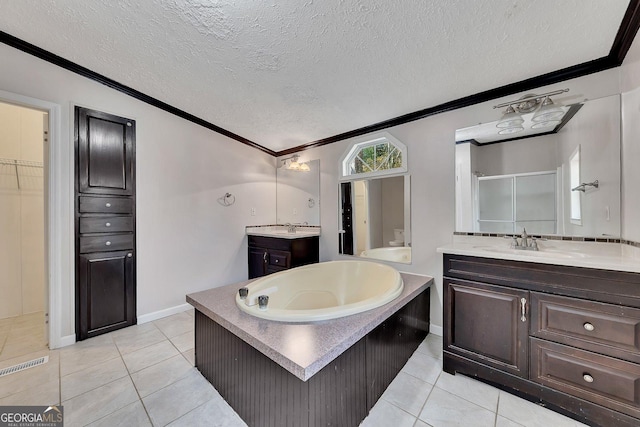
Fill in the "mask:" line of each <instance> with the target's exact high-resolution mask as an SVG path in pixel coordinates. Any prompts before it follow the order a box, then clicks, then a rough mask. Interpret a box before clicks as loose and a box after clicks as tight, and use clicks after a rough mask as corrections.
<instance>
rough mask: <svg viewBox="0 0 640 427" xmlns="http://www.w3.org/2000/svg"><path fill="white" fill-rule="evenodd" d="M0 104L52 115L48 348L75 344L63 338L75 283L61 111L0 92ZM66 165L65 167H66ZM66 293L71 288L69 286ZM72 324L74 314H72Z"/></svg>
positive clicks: (47, 197)
mask: <svg viewBox="0 0 640 427" xmlns="http://www.w3.org/2000/svg"><path fill="white" fill-rule="evenodd" d="M0 101H2V102H6V103H8V104H13V105H18V106H22V107H28V108H34V109H37V110H42V111H45V112H47V113H48V114H49V138H48V145H47V144H45V146H44V156H43V157H44V158H43V162H44V167H45V169H44V170H45V173H44V174H43V175H44V179H45V182H44V184H45V191H44V204H45V215H44V221H45V236H44V238H45V245H44V246H45V247H44V250H45V286H46V290H47V295H46V297H45V302H46V305H47V307H46V310H47V312H48V313H49V328H48V331H49V348H50V349H54V348H58V347H62V346H65V345H69V344H73V343H74V342H75V334H73V335H67V336H63V325H62V323H63V319H64V316H63V310H62V306H63V300H64V299H65V298H64V296H63V288H64V287H63V283H67V284H71V283H74V273H73V250H74V244H73V238H72V234H73V233H71V230H73V228H72V222H73V215H72V212H73V205H72V202H73V199H72V197H71V195H72V194H73V193H72V192H71V190H72V188H73V172H71V173H70V172H69V171H70V170H71V171H73V168H72V167H71V166H72V165H73V160H72V158H71V151H70V149H69V144H63V143H62V109H61V106H60V105H59V104H55V103H52V102H48V101H44V100H41V99H37V98H31V97H28V96H23V95H19V94H16V93H12V92H6V91H3V90H0ZM65 166H66V167H65ZM67 288H68V289H67V290H69V289H71V288H70V287H69V286H67ZM69 315H70V319H69V320H70V321H73V314H72V313H69Z"/></svg>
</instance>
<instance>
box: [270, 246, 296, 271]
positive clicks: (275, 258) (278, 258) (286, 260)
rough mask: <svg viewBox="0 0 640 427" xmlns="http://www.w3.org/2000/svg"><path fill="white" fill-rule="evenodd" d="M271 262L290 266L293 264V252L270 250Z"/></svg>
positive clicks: (275, 264)
mask: <svg viewBox="0 0 640 427" xmlns="http://www.w3.org/2000/svg"><path fill="white" fill-rule="evenodd" d="M269 264H270V265H273V266H276V267H282V268H289V267H290V266H291V252H284V251H274V250H269Z"/></svg>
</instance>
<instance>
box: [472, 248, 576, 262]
mask: <svg viewBox="0 0 640 427" xmlns="http://www.w3.org/2000/svg"><path fill="white" fill-rule="evenodd" d="M474 249H480V250H482V251H486V252H494V253H500V254H510V255H522V256H532V257H538V258H565V259H567V258H569V259H571V258H573V259H576V258H587V257H588V255H586V254H583V253H580V252H571V251H560V250H558V249H552V248H546V249H540V250H538V251H526V250H522V249H511V248H503V247H496V246H474Z"/></svg>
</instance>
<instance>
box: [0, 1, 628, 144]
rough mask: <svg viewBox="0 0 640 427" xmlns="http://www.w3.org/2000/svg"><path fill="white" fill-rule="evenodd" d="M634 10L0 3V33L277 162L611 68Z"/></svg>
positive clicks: (486, 4)
mask: <svg viewBox="0 0 640 427" xmlns="http://www.w3.org/2000/svg"><path fill="white" fill-rule="evenodd" d="M628 5H629V1H628V0H607V1H602V0H563V1H557V0H536V1H528V0H473V1H469V0H432V1H418V0H415V1H389V0H362V1H358V0H323V1H313V0H279V1H276V0H270V1H265V0H234V1H229V0H227V1H216V0H117V1H116V0H112V1H98V0H58V1H53V0H0V30H2V31H5V32H7V33H9V34H11V35H13V36H16V37H18V38H20V39H23V40H25V41H27V42H29V43H32V44H35V45H36V46H39V47H41V48H43V49H46V50H48V51H50V52H53V53H55V54H57V55H60V56H62V57H63V58H66V59H69V60H71V61H73V62H76V63H77V64H80V65H82V66H84V67H87V68H89V69H91V70H93V71H95V72H97V73H100V74H103V75H105V76H107V77H109V78H111V79H114V80H116V81H118V82H120V83H122V84H124V85H127V86H130V87H132V88H134V89H137V90H138V91H141V92H143V93H146V94H147V95H150V96H152V97H155V98H157V99H159V100H161V101H164V102H166V103H168V104H171V105H173V106H175V107H178V108H180V109H182V110H184V111H186V112H188V113H191V114H193V115H195V116H197V117H200V118H202V119H204V120H206V121H209V122H211V123H214V124H216V125H218V126H220V127H222V128H225V129H227V130H229V131H231V132H234V133H236V134H239V135H241V136H243V137H245V138H248V139H250V140H252V141H254V142H256V143H258V144H260V145H262V146H265V147H267V148H269V149H272V150H274V151H279V150H283V149H287V148H291V147H294V146H298V145H301V144H304V143H308V142H311V141H314V140H318V139H322V138H326V137H329V136H333V135H336V134H339V133H343V132H346V131H349V130H353V129H356V128H360V127H363V126H367V125H370V124H373V123H376V122H380V121H383V120H387V119H390V118H393V117H396V116H399V115H402V114H406V113H410V112H413V111H416V110H420V109H423V108H427V107H431V106H435V105H438V104H441V103H443V102H446V101H451V100H454V99H458V98H461V97H464V96H468V95H472V94H475V93H478V92H481V91H484V90H488V89H492V88H495V87H498V86H502V85H505V84H509V83H514V82H516V81H520V80H523V79H526V78H529V77H534V76H538V75H540V74H544V73H548V72H552V71H556V70H559V69H562V68H565V67H568V66H572V65H576V64H579V63H583V62H586V61H589V60H592V59H596V58H600V57H603V56H606V55H607V54H608V53H609V50H610V49H611V46H612V43H613V40H614V37H615V35H616V32H617V30H618V27H619V26H620V23H621V21H622V17H623V16H624V13H625V10H626V8H627V6H628Z"/></svg>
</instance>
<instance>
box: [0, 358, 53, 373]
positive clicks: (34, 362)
mask: <svg viewBox="0 0 640 427" xmlns="http://www.w3.org/2000/svg"><path fill="white" fill-rule="evenodd" d="M48 361H49V356H44V357H39V358H37V359H33V360H29V361H28V362H23V363H20V364H18V365H13V366H9V367H8V368H4V369H0V377H4V376H5V375H11V374H15V373H16V372H20V371H24V370H25V369H29V368H34V367H36V366H40V365H44V364H45V363H47V362H48Z"/></svg>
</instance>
